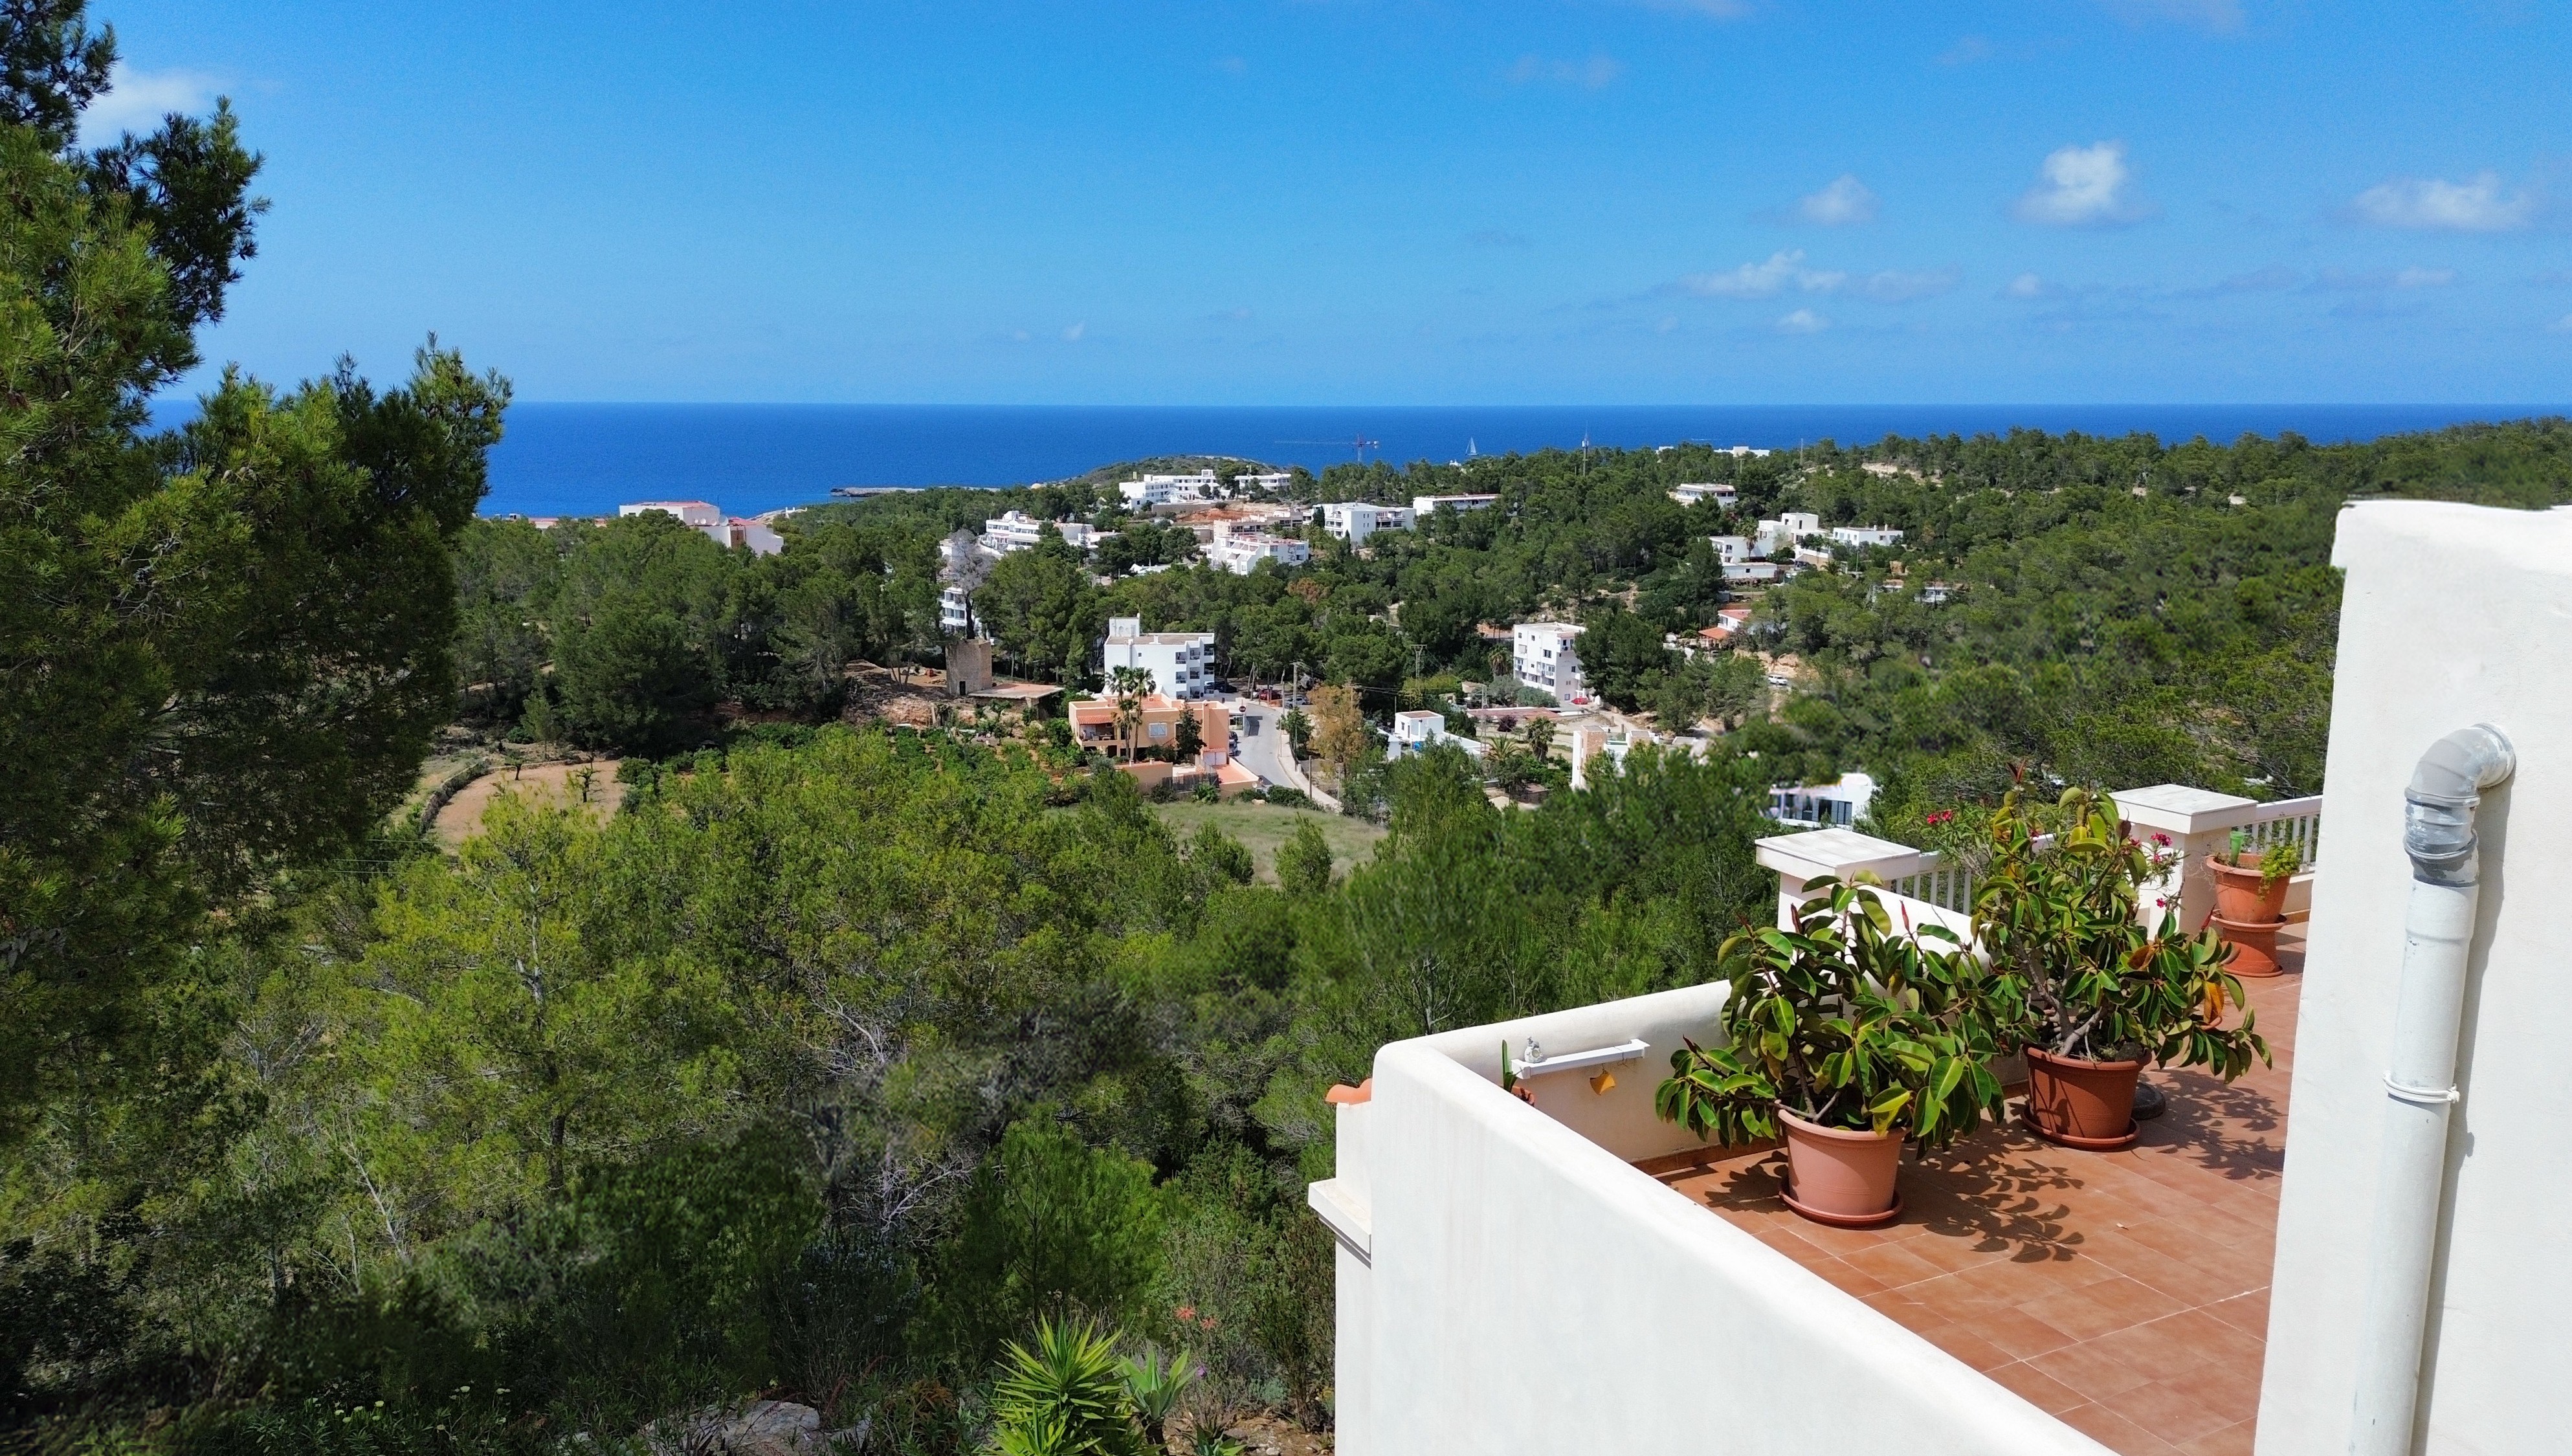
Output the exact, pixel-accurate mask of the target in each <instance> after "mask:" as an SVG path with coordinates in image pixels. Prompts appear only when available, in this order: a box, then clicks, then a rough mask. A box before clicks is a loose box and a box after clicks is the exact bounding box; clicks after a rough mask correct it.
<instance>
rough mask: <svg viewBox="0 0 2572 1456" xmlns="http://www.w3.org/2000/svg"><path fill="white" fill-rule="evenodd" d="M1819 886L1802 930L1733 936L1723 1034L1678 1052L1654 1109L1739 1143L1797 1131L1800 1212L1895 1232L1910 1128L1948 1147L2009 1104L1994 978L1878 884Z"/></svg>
mask: <svg viewBox="0 0 2572 1456" xmlns="http://www.w3.org/2000/svg"><path fill="white" fill-rule="evenodd" d="M1810 888H1811V889H1813V890H1816V891H1818V892H1821V893H1820V894H1819V895H1818V896H1817V897H1816V898H1815V899H1813V900H1810V901H1808V902H1806V904H1805V906H1804V907H1803V909H1802V910H1800V911H1799V912H1798V913H1797V915H1796V917H1795V927H1794V929H1792V930H1774V929H1765V930H1758V931H1749V932H1744V933H1743V934H1741V935H1737V936H1734V937H1733V938H1732V939H1730V940H1729V941H1726V942H1725V943H1724V946H1723V952H1722V955H1723V960H1724V963H1725V965H1726V967H1727V969H1728V970H1729V973H1730V974H1729V980H1730V982H1731V995H1730V996H1729V997H1727V998H1726V999H1725V1001H1724V1005H1723V1030H1724V1034H1725V1042H1724V1045H1722V1046H1720V1047H1716V1048H1712V1049H1708V1048H1703V1047H1699V1046H1698V1045H1696V1043H1694V1042H1692V1041H1691V1042H1689V1043H1688V1044H1687V1045H1686V1047H1685V1048H1684V1049H1682V1050H1681V1051H1679V1052H1677V1053H1675V1054H1673V1055H1672V1056H1671V1058H1670V1076H1669V1078H1668V1079H1667V1080H1666V1081H1664V1082H1663V1083H1662V1084H1661V1085H1660V1088H1659V1090H1658V1092H1657V1093H1656V1094H1655V1096H1654V1098H1653V1107H1654V1110H1656V1111H1657V1112H1658V1113H1659V1114H1660V1117H1661V1119H1662V1120H1663V1121H1669V1122H1681V1123H1684V1124H1686V1126H1687V1128H1688V1130H1689V1131H1692V1132H1694V1133H1696V1134H1697V1135H1698V1136H1699V1137H1705V1138H1710V1139H1712V1140H1714V1141H1716V1142H1719V1143H1722V1144H1724V1145H1726V1146H1735V1145H1739V1144H1741V1143H1745V1142H1754V1141H1762V1140H1767V1139H1771V1138H1778V1137H1782V1138H1783V1139H1784V1140H1785V1143H1786V1181H1787V1187H1786V1205H1787V1206H1788V1207H1790V1208H1792V1209H1794V1210H1795V1211H1796V1212H1797V1213H1800V1214H1802V1215H1803V1216H1805V1217H1807V1218H1810V1219H1813V1220H1815V1221H1816V1222H1821V1223H1828V1224H1834V1225H1837V1226H1839V1227H1844V1228H1874V1227H1880V1226H1882V1225H1884V1224H1887V1223H1890V1222H1892V1221H1893V1220H1894V1219H1896V1218H1898V1217H1900V1216H1901V1214H1902V1200H1901V1197H1900V1194H1899V1192H1898V1191H1897V1189H1896V1187H1895V1175H1896V1169H1897V1166H1898V1164H1899V1161H1900V1158H1901V1153H1902V1144H1903V1142H1904V1141H1905V1140H1906V1139H1908V1140H1911V1141H1916V1142H1918V1143H1919V1144H1920V1145H1921V1146H1922V1147H1924V1148H1935V1147H1943V1146H1946V1145H1947V1144H1949V1143H1951V1142H1953V1141H1955V1139H1957V1138H1958V1137H1961V1136H1963V1135H1964V1134H1966V1133H1967V1132H1970V1131H1972V1130H1973V1129H1974V1128H1975V1127H1976V1126H1977V1125H1979V1124H1980V1121H1981V1118H1982V1115H1983V1114H1984V1113H1985V1112H1989V1113H1991V1114H1993V1115H1994V1116H1998V1115H1999V1113H2000V1109H2001V1086H2000V1082H1999V1080H1998V1079H1996V1078H1994V1077H1993V1076H1992V1074H1991V1072H1990V1070H1989V1068H1988V1064H1989V1062H1990V1061H1991V1059H1992V1055H1993V1052H1994V1050H1995V1044H1994V1042H1993V1040H1992V1035H1991V1030H1990V1025H1989V1023H1988V1022H1987V1020H1986V1019H1985V1017H1984V1016H1983V1015H1982V1012H1981V1007H1982V1004H1983V999H1984V988H1983V983H1984V982H1985V981H1987V980H1988V975H1987V973H1986V972H1985V971H1984V970H1983V968H1982V967H1981V966H1980V964H1979V963H1978V962H1976V961H1975V959H1974V958H1973V957H1972V956H1971V955H1969V954H1968V953H1966V952H1965V951H1964V950H1963V949H1961V948H1960V947H1958V946H1956V944H1955V938H1954V937H1953V936H1952V935H1947V934H1946V933H1945V931H1944V930H1943V929H1940V928H1935V927H1930V928H1924V929H1922V930H1921V931H1920V932H1919V934H1918V935H1916V936H1915V935H1913V934H1912V933H1911V931H1910V928H1909V927H1908V926H1905V927H1903V928H1902V930H1901V931H1899V932H1897V931H1896V930H1895V928H1894V926H1893V924H1892V921H1891V918H1890V917H1889V916H1888V915H1887V914H1886V911H1885V908H1884V903H1883V902H1882V901H1881V900H1879V899H1878V898H1877V897H1876V896H1874V895H1873V894H1870V893H1868V892H1866V891H1863V890H1861V889H1859V888H1857V887H1855V886H1852V885H1845V884H1841V883H1838V882H1836V881H1832V880H1817V881H1814V882H1813V883H1812V885H1811V887H1810ZM1937 938H1943V939H1945V940H1946V942H1947V945H1946V946H1945V947H1944V948H1941V947H1939V946H1937V945H1936V944H1935V940H1936V939H1937Z"/></svg>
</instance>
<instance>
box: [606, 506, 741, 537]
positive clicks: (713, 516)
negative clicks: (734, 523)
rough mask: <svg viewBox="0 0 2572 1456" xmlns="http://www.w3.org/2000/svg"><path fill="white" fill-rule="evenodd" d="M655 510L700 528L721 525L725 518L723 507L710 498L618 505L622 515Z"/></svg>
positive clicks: (617, 511) (619, 512) (639, 513)
mask: <svg viewBox="0 0 2572 1456" xmlns="http://www.w3.org/2000/svg"><path fill="white" fill-rule="evenodd" d="M655 510H657V511H659V512H661V513H662V514H663V515H675V516H677V517H678V518H679V519H680V520H681V521H682V522H684V523H686V524H688V525H692V526H695V527H697V528H698V529H699V530H703V529H705V528H706V527H707V526H710V525H721V524H723V518H724V513H723V511H722V509H721V508H719V507H718V506H716V505H715V503H714V502H713V501H710V500H637V501H635V502H633V503H632V504H630V505H620V506H618V507H616V513H617V514H618V515H620V516H626V515H642V514H644V513H646V512H647V511H655Z"/></svg>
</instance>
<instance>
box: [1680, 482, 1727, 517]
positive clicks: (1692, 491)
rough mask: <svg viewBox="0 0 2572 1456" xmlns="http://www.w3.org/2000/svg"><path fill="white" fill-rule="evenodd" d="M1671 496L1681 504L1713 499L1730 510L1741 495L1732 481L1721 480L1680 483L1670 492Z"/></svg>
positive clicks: (1692, 503)
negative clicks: (1734, 487)
mask: <svg viewBox="0 0 2572 1456" xmlns="http://www.w3.org/2000/svg"><path fill="white" fill-rule="evenodd" d="M1670 498H1671V499H1672V500H1675V501H1677V502H1678V503H1679V504H1681V505H1694V504H1696V503H1697V502H1698V501H1700V500H1711V501H1713V502H1714V503H1715V504H1717V505H1720V506H1722V507H1723V508H1724V509H1726V510H1730V509H1731V508H1732V503H1733V501H1735V500H1736V499H1738V498H1740V497H1739V492H1737V491H1735V490H1734V489H1733V487H1732V482H1730V481H1728V480H1721V481H1709V482H1701V483H1697V484H1685V485H1680V486H1678V487H1677V488H1676V489H1674V490H1672V491H1671V492H1670Z"/></svg>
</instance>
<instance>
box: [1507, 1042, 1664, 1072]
mask: <svg viewBox="0 0 2572 1456" xmlns="http://www.w3.org/2000/svg"><path fill="white" fill-rule="evenodd" d="M1651 1050H1652V1044H1651V1043H1649V1042H1642V1041H1634V1042H1619V1043H1617V1044H1616V1045H1615V1046H1613V1047H1600V1048H1596V1049H1594V1050H1592V1051H1588V1052H1566V1053H1564V1054H1563V1055H1562V1056H1560V1057H1547V1058H1544V1059H1542V1060H1539V1061H1536V1062H1522V1063H1519V1064H1518V1065H1517V1066H1515V1067H1513V1068H1511V1069H1510V1071H1511V1072H1513V1073H1515V1074H1517V1076H1518V1078H1519V1080H1520V1081H1522V1082H1524V1081H1526V1080H1527V1079H1529V1078H1531V1077H1543V1076H1545V1075H1546V1074H1547V1073H1549V1072H1571V1071H1574V1070H1576V1069H1578V1068H1583V1067H1608V1066H1612V1065H1614V1064H1616V1063H1620V1062H1640V1061H1642V1060H1643V1054H1644V1053H1646V1052H1649V1051H1651Z"/></svg>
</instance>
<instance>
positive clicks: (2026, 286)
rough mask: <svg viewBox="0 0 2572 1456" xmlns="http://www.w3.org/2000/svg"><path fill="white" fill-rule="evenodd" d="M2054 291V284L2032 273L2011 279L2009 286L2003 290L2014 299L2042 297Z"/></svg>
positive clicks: (2003, 292)
mask: <svg viewBox="0 0 2572 1456" xmlns="http://www.w3.org/2000/svg"><path fill="white" fill-rule="evenodd" d="M2052 292H2054V288H2053V286H2052V285H2050V284H2048V283H2047V282H2046V281H2045V280H2044V279H2041V278H2039V277H2037V276H2036V275H2035V274H2032V273H2022V274H2020V275H2019V276H2018V277H2016V278H2014V279H2011V280H2010V281H2009V287H2007V288H2004V289H2002V290H2001V293H2002V295H2003V296H2005V297H2007V298H2013V299H2041V298H2044V297H2045V296H2046V295H2047V294H2050V293H2052Z"/></svg>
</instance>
